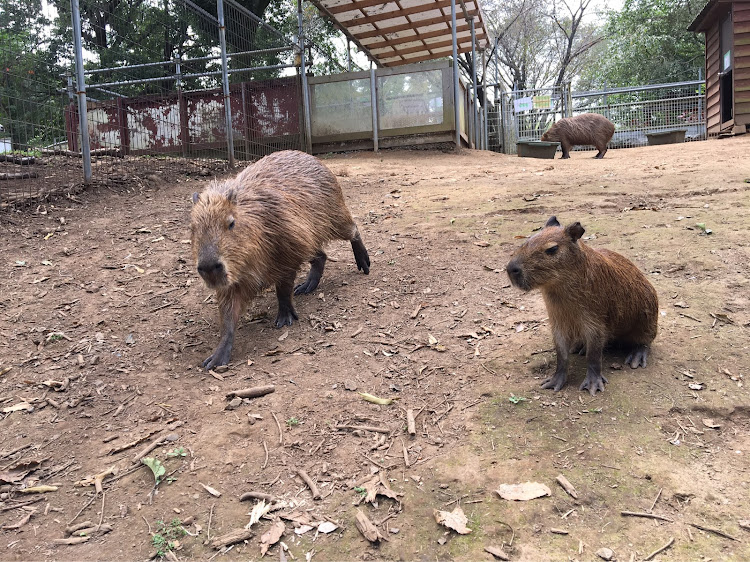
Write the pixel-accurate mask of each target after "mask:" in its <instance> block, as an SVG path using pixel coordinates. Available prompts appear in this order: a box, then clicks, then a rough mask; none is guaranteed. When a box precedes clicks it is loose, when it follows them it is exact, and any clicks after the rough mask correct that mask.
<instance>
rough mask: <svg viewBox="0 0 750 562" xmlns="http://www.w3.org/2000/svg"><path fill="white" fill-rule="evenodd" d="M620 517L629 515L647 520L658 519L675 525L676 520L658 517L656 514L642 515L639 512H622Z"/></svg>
mask: <svg viewBox="0 0 750 562" xmlns="http://www.w3.org/2000/svg"><path fill="white" fill-rule="evenodd" d="M620 515H627V516H630V517H645V518H647V519H658V520H660V521H668V522H670V523H674V520H672V519H670V518H669V517H664V516H662V515H656V514H655V513H641V512H639V511H621V512H620Z"/></svg>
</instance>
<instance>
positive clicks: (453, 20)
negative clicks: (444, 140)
mask: <svg viewBox="0 0 750 562" xmlns="http://www.w3.org/2000/svg"><path fill="white" fill-rule="evenodd" d="M451 37H452V39H453V117H454V120H455V122H456V123H455V125H456V150H460V148H461V107H460V106H459V104H460V103H461V100H460V99H459V95H460V88H459V80H460V78H459V76H458V39H457V38H456V0H451Z"/></svg>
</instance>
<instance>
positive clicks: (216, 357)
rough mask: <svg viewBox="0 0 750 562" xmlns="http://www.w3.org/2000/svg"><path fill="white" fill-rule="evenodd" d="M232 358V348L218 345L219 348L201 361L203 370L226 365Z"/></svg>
mask: <svg viewBox="0 0 750 562" xmlns="http://www.w3.org/2000/svg"><path fill="white" fill-rule="evenodd" d="M231 357H232V346H231V345H225V344H219V347H217V348H216V350H215V351H214V352H213V353H212V354H211V355H210V356H209V357H206V360H205V361H203V368H204V369H206V370H208V369H213V368H214V367H220V366H221V365H228V364H229V359H231Z"/></svg>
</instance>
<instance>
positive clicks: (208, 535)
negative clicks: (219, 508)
mask: <svg viewBox="0 0 750 562" xmlns="http://www.w3.org/2000/svg"><path fill="white" fill-rule="evenodd" d="M214 505H216V504H213V503H212V504H211V511H209V512H208V529H206V540H208V541H210V540H211V519H213V518H214Z"/></svg>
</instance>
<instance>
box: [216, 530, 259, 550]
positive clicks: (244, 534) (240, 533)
mask: <svg viewBox="0 0 750 562" xmlns="http://www.w3.org/2000/svg"><path fill="white" fill-rule="evenodd" d="M254 536H255V531H251V530H250V529H236V530H234V531H230V532H229V533H227V534H225V535H221V536H220V537H215V538H214V539H213V540H212V541H211V547H212V548H214V549H216V550H221V549H222V548H224V547H225V546H229V545H230V544H235V543H238V542H242V541H247V540H250V539H251V538H253V537H254Z"/></svg>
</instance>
